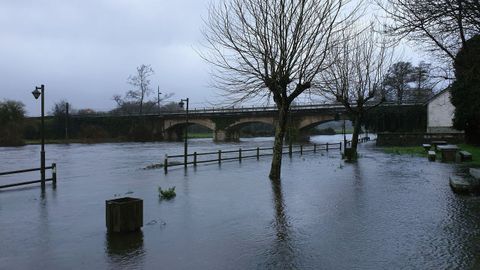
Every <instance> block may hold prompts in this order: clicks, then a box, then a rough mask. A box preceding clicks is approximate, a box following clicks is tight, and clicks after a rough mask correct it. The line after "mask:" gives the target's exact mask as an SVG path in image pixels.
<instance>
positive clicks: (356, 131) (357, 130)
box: [352, 115, 362, 156]
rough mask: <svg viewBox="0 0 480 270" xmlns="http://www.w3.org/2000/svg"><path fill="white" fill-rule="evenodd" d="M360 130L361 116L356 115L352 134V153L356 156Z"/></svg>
mask: <svg viewBox="0 0 480 270" xmlns="http://www.w3.org/2000/svg"><path fill="white" fill-rule="evenodd" d="M361 129H362V116H361V115H356V116H355V118H354V119H353V134H352V153H353V155H355V156H356V155H357V147H358V137H359V136H360V131H361Z"/></svg>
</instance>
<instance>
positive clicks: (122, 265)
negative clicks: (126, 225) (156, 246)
mask: <svg viewBox="0 0 480 270" xmlns="http://www.w3.org/2000/svg"><path fill="white" fill-rule="evenodd" d="M105 247H106V250H105V251H106V254H107V256H108V262H109V265H110V268H111V269H129V268H131V267H133V266H134V267H135V268H139V267H140V268H141V266H142V264H143V263H142V262H143V259H144V257H145V250H144V248H143V232H142V231H141V230H139V231H137V232H131V233H106V239H105Z"/></svg>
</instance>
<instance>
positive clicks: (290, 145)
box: [288, 141, 292, 157]
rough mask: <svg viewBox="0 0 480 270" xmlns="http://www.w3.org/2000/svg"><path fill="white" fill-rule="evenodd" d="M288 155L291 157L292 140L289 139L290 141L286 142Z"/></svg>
mask: <svg viewBox="0 0 480 270" xmlns="http://www.w3.org/2000/svg"><path fill="white" fill-rule="evenodd" d="M288 155H289V156H290V157H292V142H291V141H290V143H289V144H288Z"/></svg>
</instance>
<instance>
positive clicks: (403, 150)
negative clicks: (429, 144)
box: [382, 144, 480, 166]
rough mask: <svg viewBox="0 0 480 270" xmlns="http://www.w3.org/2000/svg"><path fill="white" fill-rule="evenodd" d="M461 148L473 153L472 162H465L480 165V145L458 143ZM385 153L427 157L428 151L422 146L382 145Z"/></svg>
mask: <svg viewBox="0 0 480 270" xmlns="http://www.w3.org/2000/svg"><path fill="white" fill-rule="evenodd" d="M458 147H460V149H461V150H464V151H467V152H469V153H471V154H472V157H473V160H472V161H471V162H465V163H466V164H471V165H473V166H480V146H474V145H469V144H460V145H458ZM382 149H383V151H385V153H389V154H397V155H411V156H422V157H426V156H427V152H426V151H425V149H423V147H421V146H412V147H382ZM437 153H438V152H437Z"/></svg>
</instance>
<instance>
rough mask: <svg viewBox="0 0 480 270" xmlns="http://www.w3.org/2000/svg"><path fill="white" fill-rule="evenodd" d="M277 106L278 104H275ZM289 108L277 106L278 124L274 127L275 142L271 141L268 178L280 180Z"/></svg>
mask: <svg viewBox="0 0 480 270" xmlns="http://www.w3.org/2000/svg"><path fill="white" fill-rule="evenodd" d="M277 106H278V105H277ZM288 112H289V108H288V106H287V105H280V106H278V125H277V127H276V128H275V142H274V143H273V158H272V166H271V168H270V175H269V177H270V179H272V180H280V175H281V170H282V156H283V140H284V138H285V133H286V130H287V118H288Z"/></svg>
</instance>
